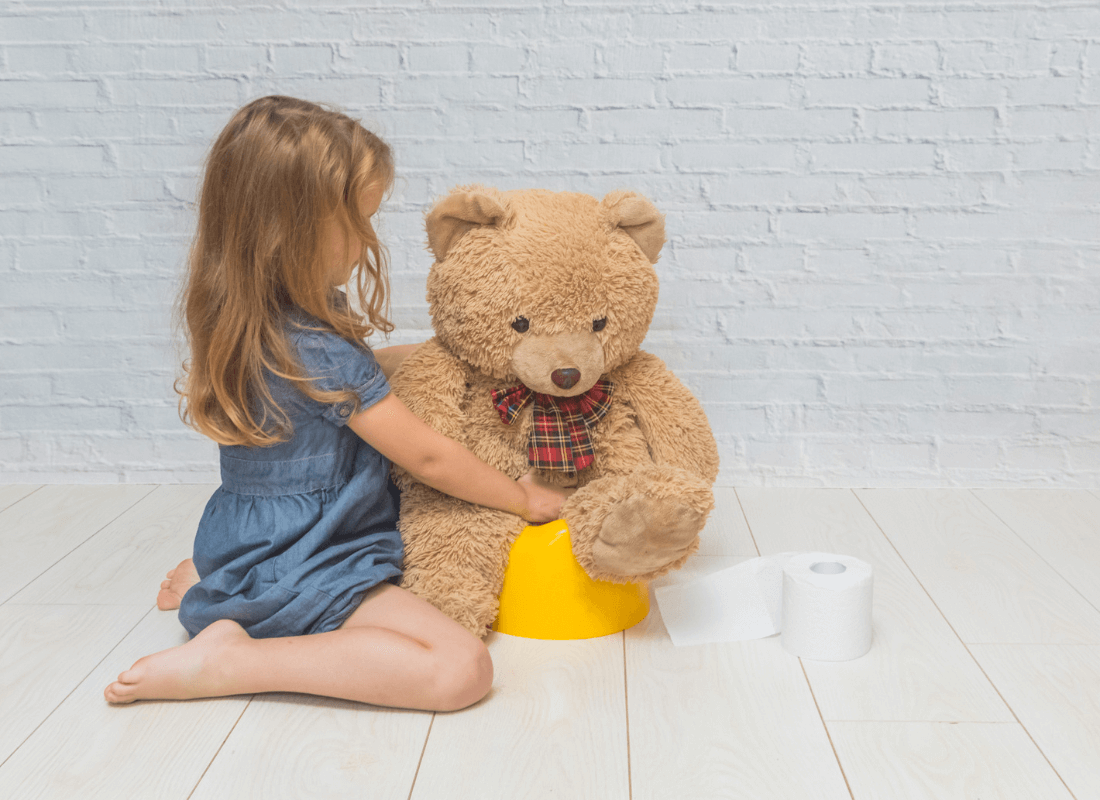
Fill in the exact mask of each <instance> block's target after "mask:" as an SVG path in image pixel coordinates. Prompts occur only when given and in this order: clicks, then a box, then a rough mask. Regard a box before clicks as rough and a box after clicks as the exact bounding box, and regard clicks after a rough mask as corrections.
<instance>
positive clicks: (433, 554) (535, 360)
mask: <svg viewBox="0 0 1100 800" xmlns="http://www.w3.org/2000/svg"><path fill="white" fill-rule="evenodd" d="M426 227H427V233H428V243H429V249H430V250H431V252H432V253H433V255H434V256H435V263H434V265H433V266H432V268H431V271H430V273H429V276H428V301H429V304H430V312H431V317H432V325H433V328H434V331H435V336H434V338H432V339H431V340H429V341H428V342H427V343H426V344H424V345H423V346H421V347H420V348H419V349H418V350H416V352H415V353H413V354H412V355H411V356H409V357H408V358H407V359H406V360H405V362H404V363H403V364H402V366H401V368H400V369H399V370H398V372H397V374H396V375H395V376H394V378H393V381H392V386H393V389H394V391H395V393H396V394H397V396H398V397H399V398H401V400H402V401H404V402H405V404H406V405H408V407H409V408H410V409H411V410H412V411H413V412H414V413H415V414H417V415H418V416H419V417H420V418H421V419H423V420H425V421H426V422H427V423H428V424H429V425H431V426H432V427H433V428H435V429H436V430H438V431H440V432H441V433H443V434H445V435H447V436H449V437H451V438H453V439H455V440H457V441H459V442H461V443H462V444H463V445H465V446H466V447H467V448H469V449H470V450H472V451H473V452H474V453H475V454H477V455H478V456H479V457H481V458H482V459H483V460H484V461H486V462H488V463H489V464H491V465H493V466H494V467H496V468H498V469H500V470H501V471H503V472H504V473H506V474H508V475H509V476H511V477H512V478H520V477H521V476H523V475H524V474H526V473H528V472H529V471H530V470H531V467H530V464H529V461H528V438H529V436H530V434H531V430H532V426H533V421H532V419H533V418H532V405H533V403H528V404H527V405H526V407H525V408H523V410H522V411H521V412H520V414H519V416H518V418H517V419H516V420H515V421H514V422H513V423H512V424H505V423H504V422H503V421H502V419H501V416H500V413H499V412H498V410H497V408H496V407H495V406H494V403H493V400H492V395H491V393H492V392H493V390H499V389H508V388H511V387H513V386H516V385H518V384H520V383H522V384H525V385H526V386H528V387H529V388H530V389H532V390H533V391H535V392H539V393H543V394H548V395H555V396H558V397H565V396H575V395H578V394H581V393H583V392H585V391H587V390H588V389H589V388H591V387H592V386H593V385H594V384H595V383H596V381H598V380H600V379H601V378H603V379H607V380H610V381H611V382H612V383H613V386H614V389H613V394H612V400H611V404H610V409H609V411H608V412H607V414H606V416H604V417H603V418H602V419H600V420H599V422H598V423H596V424H595V425H593V426H592V427H591V428H590V430H589V434H590V437H591V441H592V445H593V448H594V454H595V459H594V461H593V463H592V464H590V465H589V466H587V467H585V468H584V469H581V470H579V471H577V472H574V473H572V474H570V473H566V472H561V471H558V470H554V469H551V470H539V471H538V477H539V478H540V479H542V480H544V481H546V482H547V483H550V484H553V485H557V486H575V487H576V488H577V491H576V492H575V493H574V494H573V495H572V496H571V497H570V498H569V499H568V500H567V501H566V502H565V504H564V505H563V507H562V518H563V519H564V520H565V521H566V522H567V523H568V525H569V530H570V535H571V537H572V541H571V544H572V548H573V553H574V556H575V557H576V559H577V561H578V562H579V563H580V565H581V566H582V567H583V568H584V570H585V571H586V572H587V573H588V574H589V575H590V576H591V577H592V578H594V579H597V580H607V581H615V582H623V583H624V582H635V581H646V580H650V579H652V578H655V577H657V576H659V575H662V574H664V573H666V572H668V571H669V570H672V569H676V568H679V567H680V566H681V565H682V564H683V563H684V561H685V560H686V559H687V558H688V556H689V555H690V554H691V553H693V552H694V551H695V550H696V549H697V548H698V546H699V532H700V531H701V530H702V527H703V525H704V523H705V521H706V518H707V515H708V514H709V513H710V511H711V509H712V508H713V505H714V499H713V494H712V491H711V487H712V485H713V483H714V480H715V478H716V476H717V474H718V450H717V446H716V444H715V441H714V436H713V435H712V433H711V430H710V426H709V425H708V423H707V418H706V416H705V414H704V413H703V409H702V407H701V406H700V404H699V402H698V401H697V400H696V399H695V398H694V397H693V396H692V395H691V393H690V392H689V391H688V390H687V389H686V388H685V387H684V386H683V385H682V384H681V383H680V382H679V381H678V380H677V379H676V377H675V376H674V375H673V374H672V373H671V372H670V371H669V370H668V369H667V368H666V367H665V365H664V364H663V363H662V362H661V361H660V360H659V359H658V358H656V357H655V356H653V355H650V354H649V353H646V352H644V351H642V350H640V349H639V348H640V345H641V344H642V340H643V339H644V338H645V336H646V332H647V331H648V329H649V324H650V321H651V320H652V318H653V312H654V309H655V308H656V304H657V290H658V281H657V274H656V272H655V270H654V268H653V265H654V264H655V263H656V262H657V259H658V257H659V255H660V252H661V248H662V247H663V245H664V241H665V231H664V216H663V215H662V214H661V213H660V212H659V211H658V210H657V209H656V207H654V205H653V204H652V203H651V202H650V201H649V200H647V199H645V198H644V197H641V196H640V195H637V194H635V193H632V192H612V193H610V194H608V195H607V196H605V197H604V198H603V199H602V200H597V199H595V198H593V197H590V196H588V195H584V194H576V193H567V192H561V193H556V192H549V191H543V190H527V191H513V192H502V191H498V190H496V189H492V188H488V187H484V186H461V187H458V188H456V189H454V190H453V191H452V192H451V193H450V194H449V195H447V196H446V197H444V198H442V199H441V200H439V201H438V202H437V203H436V204H435V205H434V207H433V208H432V209H431V211H429V213H428V215H427V218H426ZM520 318H522V319H524V320H526V321H527V327H526V330H523V328H524V327H525V326H524V325H522V324H520V325H517V326H515V327H514V326H513V323H514V322H516V321H517V320H518V319H520ZM517 328H519V329H517ZM564 369H568V370H576V372H575V373H573V374H574V375H577V374H579V380H578V382H577V383H576V385H573V386H570V387H568V388H563V387H562V386H560V385H558V384H557V383H556V382H555V380H554V379H553V378H552V376H553V375H554V373H555V371H556V370H564ZM560 374H561V373H559V375H560ZM395 478H396V480H397V482H398V485H399V486H400V488H401V490H402V498H401V517H400V521H399V528H400V531H401V534H402V537H403V539H404V542H405V572H404V577H403V581H402V585H403V586H404V587H406V588H407V589H409V590H410V591H412V592H413V593H414V594H416V595H418V596H420V597H422V598H424V599H426V600H428V601H429V602H431V603H432V604H433V605H435V606H436V607H437V608H439V609H441V610H442V611H443V612H444V613H446V614H448V615H449V616H450V617H452V618H453V619H455V620H457V621H458V622H459V623H461V624H462V625H463V626H465V627H466V628H467V629H468V630H470V631H471V632H473V633H474V634H475V635H478V636H484V635H485V634H486V632H487V631H488V630H489V627H490V626H491V625H492V623H493V621H494V620H495V619H496V616H497V610H498V603H497V597H498V595H499V593H500V590H501V586H502V584H503V579H504V569H505V566H506V565H507V561H508V554H509V550H510V548H511V545H512V542H513V541H514V540H515V538H516V536H518V535H519V533H520V532H521V531H522V530H523V528H524V526H525V525H526V524H527V523H526V522H524V520H523V519H521V518H520V517H518V516H515V515H514V514H509V513H506V512H503V511H497V510H494V509H491V508H486V507H484V506H478V505H473V504H471V503H467V502H464V501H462V500H458V499H456V498H453V497H450V496H448V495H445V494H442V493H440V492H438V491H436V490H434V489H431V488H430V487H428V486H426V485H424V484H421V483H418V482H416V481H415V480H414V479H413V478H412V477H411V476H410V475H409V474H408V473H405V472H403V471H402V470H400V469H395Z"/></svg>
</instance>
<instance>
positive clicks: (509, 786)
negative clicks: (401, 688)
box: [411, 633, 629, 800]
mask: <svg viewBox="0 0 1100 800" xmlns="http://www.w3.org/2000/svg"><path fill="white" fill-rule="evenodd" d="M487 644H488V645H489V650H490V652H491V653H492V656H493V665H494V674H495V677H494V680H493V689H492V691H491V692H490V693H489V696H488V697H487V698H486V699H485V700H482V701H481V702H480V703H478V704H477V705H475V706H472V707H471V708H468V709H465V710H463V711H458V712H455V713H452V714H437V715H436V717H435V721H434V722H433V723H432V730H431V734H430V735H429V736H428V744H427V747H426V748H425V750H424V758H423V761H422V763H421V765H420V772H419V774H418V775H417V778H416V784H415V785H414V786H413V793H412V796H411V800H450V799H451V798H458V797H476V798H478V800H498V799H499V800H512V799H513V798H516V797H530V798H543V797H545V798H551V797H593V798H595V797H598V798H600V800H618V799H619V798H623V799H625V798H627V797H629V787H628V773H627V741H626V699H625V687H624V685H623V640H622V634H614V635H612V636H604V637H600V638H598V639H584V640H577V641H542V640H537V639H521V638H518V637H513V636H506V635H504V634H501V633H493V634H490V636H489V639H488V641H487Z"/></svg>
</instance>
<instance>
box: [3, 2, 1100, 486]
mask: <svg viewBox="0 0 1100 800" xmlns="http://www.w3.org/2000/svg"><path fill="white" fill-rule="evenodd" d="M274 92H280V93H287V94H296V95H300V96H303V97H307V98H310V99H315V100H322V101H327V102H333V103H337V104H339V105H341V106H342V107H344V108H345V109H347V110H348V111H349V112H350V113H352V114H353V115H355V116H358V117H359V118H361V119H363V120H364V122H365V123H366V124H367V125H368V126H370V127H372V128H374V129H375V130H377V131H378V132H379V133H380V134H381V135H383V136H384V137H385V138H387V139H388V140H389V141H390V142H391V143H392V144H393V145H394V147H395V150H396V155H397V164H398V171H399V176H400V179H399V182H398V185H397V187H396V191H395V193H394V196H393V198H392V199H391V201H390V202H389V203H388V204H387V205H386V206H385V207H384V209H383V213H382V215H381V224H380V231H381V233H382V235H383V236H384V237H385V240H386V242H387V244H388V246H389V250H390V253H391V256H392V264H393V275H392V278H393V282H394V293H393V297H394V309H393V310H394V316H395V318H396V322H397V323H398V325H399V330H398V332H397V333H396V334H394V336H393V337H392V339H391V341H392V342H394V343H403V342H412V341H418V340H421V339H423V338H425V337H426V336H428V335H429V320H428V315H427V308H426V304H425V303H424V300H423V285H424V278H425V275H426V272H427V269H428V266H429V263H428V257H427V255H426V253H425V251H424V246H423V240H424V235H423V232H422V228H421V226H422V212H423V210H424V208H425V207H426V205H427V204H428V203H430V202H431V200H432V198H433V197H436V196H438V195H440V194H442V193H444V192H445V191H447V189H448V188H449V187H451V186H453V185H455V184H458V183H468V182H475V181H477V182H484V183H488V184H492V185H497V186H500V187H502V188H521V187H545V188H551V189H573V190H578V191H583V192H588V193H591V194H595V195H597V196H598V195H601V194H603V193H604V192H606V191H609V190H611V189H615V188H623V187H629V188H634V189H637V190H639V191H641V192H643V193H645V194H647V195H648V196H650V197H651V198H652V199H653V200H654V201H656V203H657V204H658V206H659V207H660V208H662V209H663V210H664V211H665V212H666V213H667V215H668V235H669V242H668V244H667V246H666V248H665V251H664V254H663V256H662V259H661V262H660V264H659V271H660V274H661V279H662V299H661V305H660V307H659V310H658V313H657V316H656V319H655V320H654V323H653V328H652V330H651V333H650V336H649V338H648V340H647V343H646V347H647V348H648V349H650V350H652V351H653V352H655V353H657V354H658V355H660V356H661V357H663V358H664V359H665V360H666V361H667V362H668V364H669V365H670V366H671V367H672V368H673V369H674V370H675V371H676V372H677V373H678V374H679V375H680V376H681V377H682V379H683V380H684V381H685V382H686V383H687V384H688V385H689V386H690V387H691V388H692V389H693V390H694V391H695V392H696V393H697V394H698V396H699V397H700V398H701V399H702V401H703V403H704V405H705V407H706V410H707V413H708V414H709V417H710V419H711V422H712V424H713V427H714V429H715V432H716V434H717V436H718V439H719V442H720V446H721V448H722V480H723V481H724V482H725V483H727V484H734V485H752V484H756V485H764V484H767V485H809V486H814V485H816V486H825V485H830V486H846V485H847V486H852V485H855V486H887V485H890V486H948V485H1037V486H1042V485H1054V484H1058V485H1067V486H1089V487H1096V486H1100V455H1098V454H1100V415H1098V403H1100V280H1098V278H1100V9H1098V8H1097V7H1096V6H1095V5H1094V4H1089V3H1068V4H1066V3H1063V4H1041V3H1011V4H1005V3H995V2H992V0H966V2H961V1H960V0H947V2H942V3H932V4H905V3H897V2H887V3H871V2H863V0H860V1H859V2H853V3H840V4H807V3H805V2H801V1H797V2H796V0H768V2H764V0H739V2H731V3H699V2H696V1H695V0H691V1H690V2H689V1H688V0H660V2H656V1H655V0H532V2H519V0H433V1H432V2H428V1H427V0H373V1H372V2H363V3H355V2H343V0H340V1H338V0H321V2H318V3H313V2H307V1H306V0H280V2H277V3H276V2H270V1H268V2H265V0H258V1H257V2H250V3H248V4H240V5H236V6H234V5H232V4H224V3H219V4H215V3H210V2H201V1H200V2H197V3H184V2H182V0H167V1H166V2H162V3H157V4H147V3H138V2H136V1H135V0H120V1H119V2H112V3H109V4H106V5H101V4H96V3H85V2H72V3H67V2H61V1H60V0H59V1H58V2H51V3H48V4H34V3H10V4H5V5H4V6H3V7H0V181H2V185H3V189H4V190H3V191H2V192H0V480H3V481H9V482H10V481H40V482H57V481H61V482H67V481H71V482H96V481H100V482H127V481H156V482H172V481H209V480H215V479H216V477H217V473H216V463H217V462H216V448H215V447H214V446H213V445H211V444H210V443H208V442H206V441H204V440H203V439H202V438H201V437H200V436H199V435H198V434H195V433H194V432H192V431H189V430H187V429H186V428H184V427H183V425H182V424H181V423H180V422H179V420H178V417H177V414H176V398H175V395H174V394H173V392H172V388H171V387H172V380H173V378H174V377H175V375H176V374H177V370H178V365H179V362H180V358H181V356H180V353H179V352H178V344H177V343H176V340H175V339H174V337H173V331H172V318H171V304H172V300H173V296H174V292H175V290H176V281H177V279H178V276H179V273H180V267H181V264H182V261H183V259H184V257H185V253H186V249H187V245H188V237H189V235H190V230H191V226H192V224H193V216H192V215H193V210H192V208H191V205H190V204H191V202H192V201H193V199H194V194H195V188H196V182H197V179H198V175H199V169H200V164H201V161H202V157H203V153H204V152H205V149H206V147H207V146H208V145H209V143H210V141H211V140H212V138H213V137H214V136H215V134H216V133H217V132H218V131H219V130H220V128H221V126H222V125H224V123H225V121H226V120H227V119H228V117H229V115H230V114H231V113H232V111H233V110H234V109H235V108H236V107H238V106H239V105H241V104H243V103H244V102H246V101H248V100H250V99H252V98H255V97H258V96H261V95H264V94H269V93H274Z"/></svg>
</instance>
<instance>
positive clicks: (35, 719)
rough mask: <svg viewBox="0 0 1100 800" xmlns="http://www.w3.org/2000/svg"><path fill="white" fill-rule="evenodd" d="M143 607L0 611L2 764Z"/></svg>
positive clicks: (134, 621) (12, 608)
mask: <svg viewBox="0 0 1100 800" xmlns="http://www.w3.org/2000/svg"><path fill="white" fill-rule="evenodd" d="M148 610H149V609H148V607H147V606H145V607H142V606H12V605H5V606H0V686H2V687H3V690H2V691H0V719H2V720H3V721H4V722H3V724H2V725H0V763H3V761H4V760H5V759H6V758H7V757H8V756H10V755H11V754H12V753H13V752H14V751H15V749H16V748H17V747H19V745H20V744H22V743H23V740H24V739H26V738H27V737H28V736H30V734H31V733H32V732H33V731H34V729H35V728H37V727H38V726H39V725H40V724H41V723H42V720H44V719H46V717H48V716H49V715H50V714H51V713H52V712H53V711H54V709H55V708H57V706H58V705H59V704H60V703H61V702H62V701H63V700H64V699H65V697H66V696H68V694H69V693H70V692H71V691H72V690H73V689H74V688H76V686H77V685H78V684H79V683H80V682H81V681H82V680H84V679H85V678H86V677H87V676H88V673H89V672H91V671H92V670H93V669H94V668H95V666H96V664H98V663H99V662H100V660H102V659H103V657H104V656H105V655H107V653H108V652H110V650H111V649H112V648H113V647H114V646H115V645H116V644H118V643H119V642H120V641H121V640H122V638H123V637H124V636H126V634H127V632H129V630H130V629H131V628H133V627H134V625H136V624H137V622H138V620H140V619H141V618H142V617H143V616H144V615H145V614H146V612H148Z"/></svg>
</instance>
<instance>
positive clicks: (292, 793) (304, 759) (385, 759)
mask: <svg viewBox="0 0 1100 800" xmlns="http://www.w3.org/2000/svg"><path fill="white" fill-rule="evenodd" d="M431 722H432V714H430V713H427V712H423V711H402V710H397V709H389V708H379V707H376V706H367V705H361V704H358V703H350V702H345V701H343V700H332V699H329V698H322V697H310V696H308V695H297V694H267V695H258V696H257V697H256V698H255V699H253V701H252V702H251V703H250V704H249V706H248V709H247V710H246V711H245V713H244V714H243V715H242V716H241V720H240V722H238V723H237V725H236V727H235V728H233V732H232V733H231V734H230V736H229V739H228V740H227V741H226V743H225V746H223V747H222V749H221V750H220V751H219V752H218V755H217V757H216V758H215V759H214V763H213V764H211V766H210V769H209V770H208V771H207V773H206V774H205V775H204V776H203V778H202V781H201V782H200V783H199V786H198V789H196V791H195V793H194V794H193V795H191V797H190V799H189V800H239V799H240V798H246V797H262V798H264V800H279V798H286V799H287V800H308V799H309V798H317V800H343V799H344V798H347V800H352V798H356V799H358V798H362V797H367V796H369V797H371V798H372V799H376V800H389V799H390V798H393V800H406V798H407V797H408V796H409V790H410V789H411V788H412V784H413V777H414V776H415V775H416V768H417V765H418V764H419V761H420V754H421V753H422V752H423V750H424V742H425V739H426V738H427V736H428V729H429V727H430V726H431Z"/></svg>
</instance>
